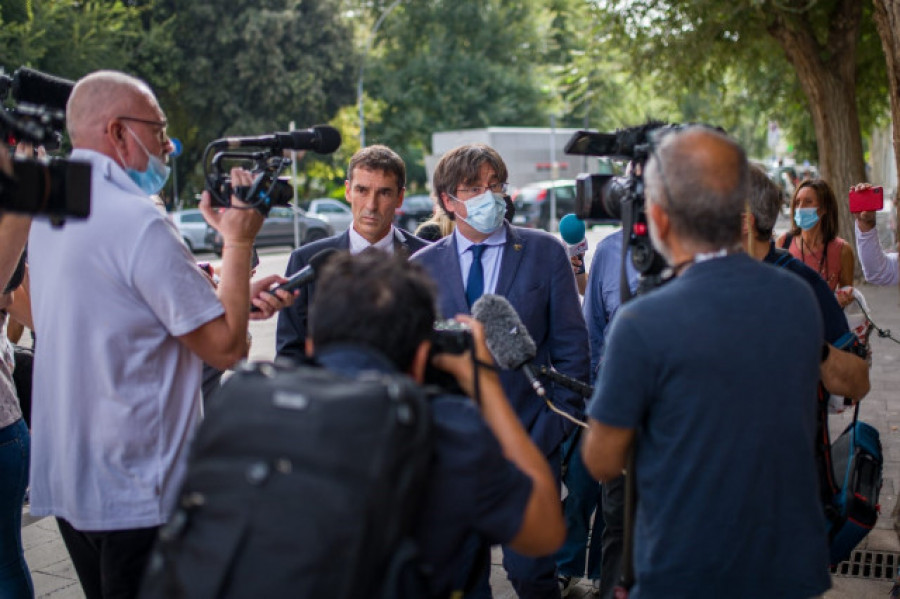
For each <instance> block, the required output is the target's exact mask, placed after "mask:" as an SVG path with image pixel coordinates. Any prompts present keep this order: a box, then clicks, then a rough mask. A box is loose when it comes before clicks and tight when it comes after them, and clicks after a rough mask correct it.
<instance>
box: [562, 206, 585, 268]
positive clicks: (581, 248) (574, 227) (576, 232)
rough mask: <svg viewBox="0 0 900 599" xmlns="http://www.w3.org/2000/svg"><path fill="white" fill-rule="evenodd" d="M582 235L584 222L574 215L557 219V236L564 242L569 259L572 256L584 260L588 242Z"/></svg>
mask: <svg viewBox="0 0 900 599" xmlns="http://www.w3.org/2000/svg"><path fill="white" fill-rule="evenodd" d="M584 233H585V227H584V221H583V220H581V219H580V218H578V217H577V216H575V215H574V214H567V215H565V216H564V217H562V218H561V219H559V235H560V237H562V238H563V241H565V242H566V251H567V252H568V254H569V258H571V257H572V256H581V257H582V258H584V254H585V252H587V250H588V242H587V239H585V238H584Z"/></svg>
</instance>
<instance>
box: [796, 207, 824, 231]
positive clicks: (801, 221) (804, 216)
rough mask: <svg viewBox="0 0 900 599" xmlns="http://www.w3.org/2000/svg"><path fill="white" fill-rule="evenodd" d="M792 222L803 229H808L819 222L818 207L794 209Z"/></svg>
mask: <svg viewBox="0 0 900 599" xmlns="http://www.w3.org/2000/svg"><path fill="white" fill-rule="evenodd" d="M794 222H795V223H797V226H798V227H800V228H801V229H803V230H804V231H809V230H810V229H812V228H813V227H815V226H816V223H817V222H819V209H818V208H797V209H796V210H794Z"/></svg>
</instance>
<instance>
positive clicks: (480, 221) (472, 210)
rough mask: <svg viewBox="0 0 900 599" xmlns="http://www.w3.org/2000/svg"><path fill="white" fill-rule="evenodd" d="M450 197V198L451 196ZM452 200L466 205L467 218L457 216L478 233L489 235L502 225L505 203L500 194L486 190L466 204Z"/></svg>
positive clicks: (458, 200)
mask: <svg viewBox="0 0 900 599" xmlns="http://www.w3.org/2000/svg"><path fill="white" fill-rule="evenodd" d="M450 197H451V198H452V197H453V196H450ZM453 199H454V200H456V201H457V202H460V203H464V204H465V205H466V214H467V216H466V217H465V218H463V217H462V216H459V214H458V213H457V216H459V218H460V219H461V220H462V221H463V222H465V223H466V224H468V225H469V226H470V227H472V228H473V229H475V230H476V231H478V232H479V233H484V234H485V235H490V234H491V233H493V232H494V231H496V230H497V229H499V228H500V225H502V224H503V216H504V215H505V214H506V201H504V199H503V196H502V195H501V194H499V193H493V192H492V191H490V190H488V191H485V192H484V193H483V194H481V195H480V196H475V197H474V198H472V199H470V200H468V201H466V202H463V201H462V200H460V199H457V198H453Z"/></svg>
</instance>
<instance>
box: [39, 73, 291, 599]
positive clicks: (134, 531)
mask: <svg viewBox="0 0 900 599" xmlns="http://www.w3.org/2000/svg"><path fill="white" fill-rule="evenodd" d="M66 119H67V124H68V130H69V135H70V137H71V140H72V145H73V146H74V151H73V153H72V157H71V158H72V159H73V160H82V161H87V162H89V163H90V164H91V166H92V175H91V215H90V217H89V218H88V219H87V220H85V221H74V220H72V221H69V222H67V223H66V225H65V226H64V227H63V228H62V229H54V228H53V227H52V226H51V225H50V224H48V223H47V222H43V221H41V222H37V221H36V222H35V223H34V224H33V225H32V229H31V235H30V237H29V248H30V249H29V262H30V266H31V282H32V288H31V289H32V306H33V312H34V324H35V330H37V331H39V334H38V336H39V341H38V343H37V346H38V351H37V352H36V354H35V366H34V416H33V423H32V431H33V448H32V460H31V513H32V514H34V515H37V516H46V515H53V516H56V517H57V519H58V521H59V527H60V532H61V533H62V536H63V540H64V541H65V543H66V547H67V548H68V550H69V554H70V555H71V557H72V561H73V563H74V565H75V569H76V571H77V573H78V577H79V579H80V580H81V584H82V587H83V589H84V592H85V594H86V595H87V597H89V598H91V597H131V596H135V595H136V594H137V588H138V585H139V583H140V578H141V574H142V572H143V568H144V565H145V563H146V559H147V556H148V555H149V551H150V549H151V547H152V544H153V541H154V539H155V536H156V530H157V528H158V527H159V526H160V525H161V524H163V523H164V522H165V521H166V519H167V517H168V514H169V512H170V510H171V507H172V505H173V503H174V501H175V495H176V493H177V491H178V486H179V484H180V481H181V478H182V475H183V472H184V467H185V458H186V453H187V448H188V443H189V440H190V438H191V434H192V432H193V430H194V428H195V426H196V424H197V421H198V419H199V417H200V411H201V408H200V379H201V363H202V362H203V361H205V362H207V363H209V364H211V365H213V366H215V367H217V368H222V369H225V368H229V367H231V366H232V365H233V364H234V363H235V362H237V361H238V360H239V359H241V358H242V357H244V356H245V355H246V354H247V351H248V340H247V324H248V318H249V309H250V305H251V302H252V304H253V305H255V306H257V307H258V308H260V310H261V313H260V316H261V317H268V316H271V315H272V314H273V313H274V312H275V311H277V309H279V308H281V307H284V306H286V305H288V304H289V303H290V302H291V298H290V295H289V294H287V293H285V292H283V291H282V292H278V295H279V297H275V296H273V295H271V294H268V293H265V292H264V289H268V288H269V286H271V285H272V284H273V282H275V281H276V280H277V281H283V280H284V279H282V278H281V277H269V278H266V279H262V280H260V281H259V282H257V283H255V284H254V286H253V288H251V284H250V256H251V248H252V243H253V240H254V238H255V236H256V233H257V232H258V231H259V228H260V226H261V225H262V221H263V217H262V215H261V214H259V213H258V212H257V211H255V210H236V209H234V210H233V209H226V210H222V211H216V210H214V209H213V208H212V207H211V204H210V199H209V197H208V196H206V195H205V194H204V198H203V200H202V202H201V204H200V209H201V211H202V212H203V214H204V216H205V218H206V219H207V221H208V222H209V223H210V225H211V226H213V227H214V228H215V229H217V230H218V231H220V232H221V234H222V237H223V239H224V240H225V242H224V246H223V256H222V269H221V284H220V285H219V287H218V290H216V289H214V288H213V286H212V285H211V284H210V282H209V281H208V280H207V279H206V277H205V276H204V275H203V273H202V272H201V271H200V269H199V268H198V267H197V264H196V263H195V262H194V259H193V257H192V256H191V254H190V252H189V251H188V249H187V247H186V246H185V245H184V243H183V242H182V241H181V239H180V236H179V234H178V232H177V230H176V229H175V227H174V225H173V224H172V223H171V222H170V220H169V219H167V218H166V217H165V216H164V215H163V214H161V213H160V212H159V211H158V210H157V209H156V207H155V206H154V205H153V202H152V201H151V200H150V199H149V197H148V196H149V195H151V194H153V193H156V192H157V191H159V189H160V188H161V187H162V185H163V184H164V183H165V181H166V178H167V176H168V170H169V169H168V167H167V166H166V165H165V161H166V157H167V155H168V154H169V153H170V152H172V150H173V146H172V143H171V141H170V140H169V138H168V136H167V135H166V119H165V115H164V114H163V112H162V110H161V108H160V107H159V104H158V103H157V100H156V98H155V96H154V94H153V92H152V91H151V90H150V88H149V87H148V86H147V85H146V84H145V83H143V82H142V81H140V80H138V79H135V78H133V77H130V76H128V75H125V74H123V73H117V72H112V71H100V72H96V73H92V74H90V75H88V76H86V77H84V78H83V79H81V80H80V81H79V82H78V83H77V84H76V86H75V88H74V90H73V91H72V95H71V97H70V99H69V102H68V105H67V110H66ZM232 178H233V182H234V183H235V185H244V186H247V185H250V183H251V175H250V174H249V173H247V172H244V171H240V170H237V169H236V170H234V171H232ZM232 201H234V202H235V203H238V202H239V200H238V199H237V198H232ZM251 298H252V299H251Z"/></svg>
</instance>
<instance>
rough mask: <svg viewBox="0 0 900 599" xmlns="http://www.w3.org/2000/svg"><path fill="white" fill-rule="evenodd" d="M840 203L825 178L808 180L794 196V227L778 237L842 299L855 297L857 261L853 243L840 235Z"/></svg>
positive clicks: (792, 224)
mask: <svg viewBox="0 0 900 599" xmlns="http://www.w3.org/2000/svg"><path fill="white" fill-rule="evenodd" d="M837 233H838V205H837V200H836V199H835V196H834V192H833V191H832V190H831V186H829V185H828V183H827V182H825V181H824V180H822V179H807V180H806V181H803V182H802V183H801V184H800V185H799V186H798V187H797V190H796V191H795V192H794V197H793V198H792V199H791V230H790V231H789V232H788V233H786V234H784V235H782V236H781V237H779V238H778V245H779V247H783V248H787V249H788V251H790V253H791V255H792V256H794V257H795V258H797V259H798V260H801V261H802V262H804V263H805V264H806V265H807V266H809V267H810V268H812V269H813V270H815V271H816V272H817V273H819V274H820V275H821V276H822V278H823V279H825V282H826V283H828V286H829V287H831V289H832V291H835V292H836V295H837V298H838V302H840V304H841V306H846V305H847V304H849V303H850V302H851V301H852V300H853V296H852V294H851V290H847V289H844V288H845V287H849V286H851V285H853V268H854V264H855V260H854V257H853V249H852V248H851V247H850V244H849V243H847V242H846V241H845V240H843V239H841V238H840V237H838V236H837Z"/></svg>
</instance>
